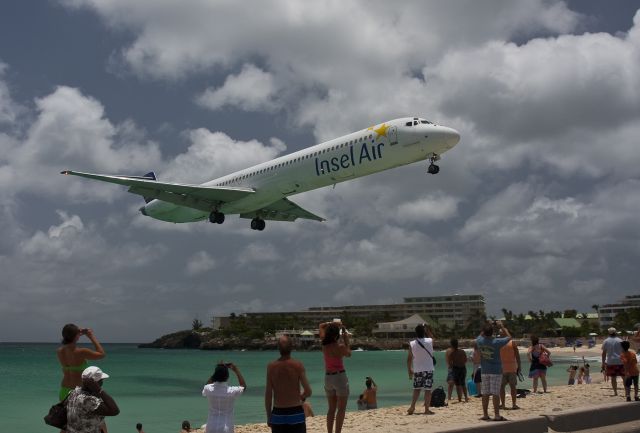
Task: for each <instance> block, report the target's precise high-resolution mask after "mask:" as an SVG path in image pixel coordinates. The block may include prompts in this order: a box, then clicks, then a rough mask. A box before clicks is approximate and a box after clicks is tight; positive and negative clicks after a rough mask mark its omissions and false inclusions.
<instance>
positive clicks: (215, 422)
mask: <svg viewBox="0 0 640 433" xmlns="http://www.w3.org/2000/svg"><path fill="white" fill-rule="evenodd" d="M229 370H231V371H233V372H234V373H235V375H236V377H237V378H238V383H239V384H240V386H229V383H228V380H229ZM246 389H247V383H246V382H245V381H244V377H242V374H241V373H240V370H239V369H238V367H236V365H235V364H232V363H230V362H228V363H223V362H220V363H219V364H218V365H216V369H215V371H214V372H213V375H212V376H211V377H210V378H209V380H208V381H207V383H206V384H205V386H204V388H203V389H202V396H203V397H206V398H207V400H209V416H208V417H207V428H206V430H205V432H206V433H233V431H234V424H235V422H234V419H233V418H234V417H233V406H234V403H235V400H236V398H238V397H239V396H240V395H242V393H243V392H244V391H245V390H246Z"/></svg>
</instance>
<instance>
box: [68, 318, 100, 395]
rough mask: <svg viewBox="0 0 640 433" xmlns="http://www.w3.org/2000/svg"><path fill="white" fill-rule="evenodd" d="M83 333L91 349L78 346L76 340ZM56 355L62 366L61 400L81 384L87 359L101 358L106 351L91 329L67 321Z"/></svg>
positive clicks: (87, 364)
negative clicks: (89, 342)
mask: <svg viewBox="0 0 640 433" xmlns="http://www.w3.org/2000/svg"><path fill="white" fill-rule="evenodd" d="M83 335H86V336H87V338H88V339H89V340H90V341H91V342H92V343H93V347H94V349H93V350H92V349H89V348H87V347H78V345H77V343H78V340H79V339H80V337H82V336H83ZM57 355H58V361H60V365H61V366H62V383H61V384H60V393H59V395H58V397H59V399H60V401H62V400H64V399H65V398H66V397H67V395H69V393H70V392H71V391H73V389H74V388H75V387H76V386H82V372H83V371H84V369H85V368H87V367H88V366H89V363H88V362H87V361H89V360H90V361H95V360H97V359H102V358H104V357H105V356H106V352H105V351H104V349H103V348H102V345H101V344H100V342H99V341H98V339H97V338H96V336H95V335H93V331H92V330H91V329H87V328H82V329H81V328H79V327H78V326H76V325H74V324H73V323H68V324H66V325H64V327H63V328H62V346H60V347H58V349H57Z"/></svg>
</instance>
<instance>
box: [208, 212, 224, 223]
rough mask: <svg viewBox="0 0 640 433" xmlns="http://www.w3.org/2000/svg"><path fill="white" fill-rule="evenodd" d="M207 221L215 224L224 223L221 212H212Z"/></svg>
mask: <svg viewBox="0 0 640 433" xmlns="http://www.w3.org/2000/svg"><path fill="white" fill-rule="evenodd" d="M209 221H210V222H212V223H216V224H222V223H223V222H224V214H223V213H222V212H217V211H213V212H211V213H210V214H209Z"/></svg>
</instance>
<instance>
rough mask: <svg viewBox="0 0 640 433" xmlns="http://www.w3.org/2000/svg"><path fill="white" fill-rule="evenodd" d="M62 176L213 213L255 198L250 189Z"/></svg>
mask: <svg viewBox="0 0 640 433" xmlns="http://www.w3.org/2000/svg"><path fill="white" fill-rule="evenodd" d="M60 174H67V175H72V176H80V177H86V178H88V179H94V180H100V181H102V182H109V183H115V184H118V185H124V186H128V187H129V190H128V191H129V192H130V193H132V194H138V195H141V196H143V197H144V198H145V199H159V200H162V201H166V202H169V203H174V204H177V205H180V206H187V207H191V208H194V209H200V210H203V211H207V212H208V211H210V210H211V209H212V208H213V207H214V206H215V205H219V204H221V203H228V202H232V201H235V200H239V199H241V198H244V197H247V196H248V195H251V194H255V191H254V190H253V189H250V188H236V187H225V186H214V187H211V186H203V185H189V184H180V183H169V182H158V181H155V180H153V179H151V178H148V177H144V176H117V175H106V174H93V173H82V172H79V171H71V170H65V171H63V172H61V173H60Z"/></svg>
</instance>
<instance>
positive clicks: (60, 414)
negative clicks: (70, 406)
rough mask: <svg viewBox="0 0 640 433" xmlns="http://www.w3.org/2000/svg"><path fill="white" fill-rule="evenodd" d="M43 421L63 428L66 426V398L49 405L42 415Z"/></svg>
mask: <svg viewBox="0 0 640 433" xmlns="http://www.w3.org/2000/svg"><path fill="white" fill-rule="evenodd" d="M44 423H45V424H47V425H50V426H52V427H56V428H59V429H61V430H64V429H65V427H66V426H67V399H66V398H65V399H64V400H62V401H61V402H60V403H56V404H54V405H53V406H51V409H49V413H48V414H46V415H45V417H44Z"/></svg>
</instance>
